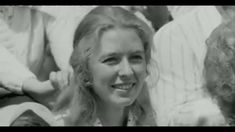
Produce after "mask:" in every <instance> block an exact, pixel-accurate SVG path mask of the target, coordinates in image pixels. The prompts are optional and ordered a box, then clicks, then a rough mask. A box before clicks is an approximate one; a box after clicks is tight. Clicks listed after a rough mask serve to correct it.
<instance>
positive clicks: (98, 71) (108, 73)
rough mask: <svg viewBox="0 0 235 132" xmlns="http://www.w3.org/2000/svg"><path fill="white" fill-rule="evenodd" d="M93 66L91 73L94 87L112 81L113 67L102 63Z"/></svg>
mask: <svg viewBox="0 0 235 132" xmlns="http://www.w3.org/2000/svg"><path fill="white" fill-rule="evenodd" d="M94 67H95V70H92V71H93V72H92V75H93V83H94V85H95V86H96V87H105V86H104V85H109V84H111V83H112V82H113V81H114V78H115V70H114V68H112V67H109V66H105V65H102V64H100V65H96V66H94Z"/></svg>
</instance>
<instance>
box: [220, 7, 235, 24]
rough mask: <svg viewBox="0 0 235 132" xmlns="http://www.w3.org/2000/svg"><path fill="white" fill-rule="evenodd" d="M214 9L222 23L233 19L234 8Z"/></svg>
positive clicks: (234, 15)
mask: <svg viewBox="0 0 235 132" xmlns="http://www.w3.org/2000/svg"><path fill="white" fill-rule="evenodd" d="M216 9H217V10H218V12H219V13H220V15H221V16H222V21H223V22H226V21H229V20H231V19H233V18H235V8H234V7H225V6H216Z"/></svg>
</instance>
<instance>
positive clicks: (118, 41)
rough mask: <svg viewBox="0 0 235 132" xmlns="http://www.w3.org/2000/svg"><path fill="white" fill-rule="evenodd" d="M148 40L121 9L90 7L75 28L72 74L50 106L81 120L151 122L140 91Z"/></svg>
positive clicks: (66, 119) (65, 119)
mask: <svg viewBox="0 0 235 132" xmlns="http://www.w3.org/2000/svg"><path fill="white" fill-rule="evenodd" d="M151 41H152V32H151V30H150V29H149V27H148V26H147V25H146V24H145V23H144V22H143V21H141V20H140V19H138V18H137V17H136V16H135V15H133V14H132V13H130V12H128V11H126V10H125V9H122V8H120V7H105V6H102V7H97V8H95V9H93V10H92V11H91V12H90V13H89V14H88V15H87V16H86V17H85V18H84V19H83V20H82V22H81V23H80V25H79V26H78V28H77V29H76V32H75V37H74V51H73V53H72V56H71V58H70V64H71V65H72V67H73V70H74V79H73V82H72V84H71V86H70V88H67V89H65V91H64V92H63V93H62V95H61V96H60V97H59V101H58V105H57V108H56V109H55V111H57V112H59V113H60V112H62V113H63V112H65V114H61V113H60V115H61V116H59V120H60V119H61V121H62V123H64V125H82V126H87V125H88V126H101V125H104V126H126V125H127V126H129V125H130V126H133V125H154V124H155V123H154V120H150V118H149V117H153V116H152V115H151V114H152V111H151V108H150V104H149V100H148V95H143V94H147V92H146V91H147V89H146V87H145V79H146V77H147V75H148V69H147V66H148V65H149V64H150V53H151V51H150V50H151V46H152V45H151V44H152V42H151ZM55 76H56V75H55ZM55 78H56V77H55ZM53 83H54V84H61V82H59V81H57V80H56V79H54V81H53ZM58 86H59V85H58ZM137 98H138V99H137ZM140 102H141V103H140ZM143 103H145V104H143ZM143 105H145V106H143ZM148 116H149V117H148Z"/></svg>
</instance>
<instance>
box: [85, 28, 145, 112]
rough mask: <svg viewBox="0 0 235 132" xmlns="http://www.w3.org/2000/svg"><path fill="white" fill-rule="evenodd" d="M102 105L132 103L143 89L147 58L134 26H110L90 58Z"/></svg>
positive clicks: (115, 105) (90, 65)
mask: <svg viewBox="0 0 235 132" xmlns="http://www.w3.org/2000/svg"><path fill="white" fill-rule="evenodd" d="M89 68H90V71H91V74H92V78H93V82H92V83H93V90H94V92H95V93H96V94H97V95H98V98H99V99H98V102H99V104H105V105H109V106H114V107H119V108H120V107H123V108H124V107H125V106H129V105H131V104H132V103H133V102H134V101H135V99H136V98H137V96H138V95H139V94H140V91H141V90H142V88H143V84H144V80H145V78H146V74H147V73H146V61H145V54H144V48H143V43H142V41H141V39H140V38H139V36H138V35H137V34H136V32H135V31H134V30H133V29H117V28H115V29H109V30H107V31H105V32H104V33H103V35H102V36H101V38H100V44H97V46H96V47H95V50H94V53H93V55H91V57H90V59H89Z"/></svg>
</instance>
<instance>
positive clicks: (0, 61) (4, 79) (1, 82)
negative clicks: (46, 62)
mask: <svg viewBox="0 0 235 132" xmlns="http://www.w3.org/2000/svg"><path fill="white" fill-rule="evenodd" d="M0 23H1V25H0V26H1V28H0V86H1V88H4V89H6V90H8V91H10V92H11V93H14V94H18V95H28V96H30V97H31V98H33V99H35V100H36V101H37V102H39V103H42V104H44V105H46V106H49V101H48V100H50V98H52V97H53V96H52V94H54V93H55V91H57V89H55V88H53V86H52V85H51V82H50V81H45V82H40V81H39V80H38V79H37V77H36V76H35V75H34V73H32V72H31V71H30V70H29V69H28V68H27V66H25V65H24V64H23V63H21V62H20V61H19V60H18V59H17V58H16V57H15V56H14V55H13V54H12V53H11V52H10V51H8V49H6V47H4V46H12V45H14V44H12V43H15V41H14V33H13V32H12V30H10V29H9V27H8V26H7V24H6V23H5V22H4V21H1V22H0ZM19 44H20V43H19Z"/></svg>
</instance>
